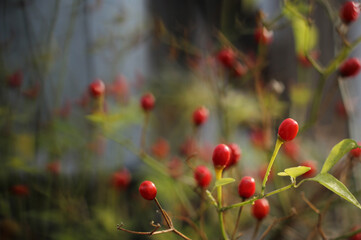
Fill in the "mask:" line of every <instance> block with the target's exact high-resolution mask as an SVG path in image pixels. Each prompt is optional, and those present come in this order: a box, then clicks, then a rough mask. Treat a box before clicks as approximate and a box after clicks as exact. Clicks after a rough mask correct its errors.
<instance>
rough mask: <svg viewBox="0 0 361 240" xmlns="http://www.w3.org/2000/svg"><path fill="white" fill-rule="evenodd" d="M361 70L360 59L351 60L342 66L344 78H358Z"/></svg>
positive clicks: (341, 70)
mask: <svg viewBox="0 0 361 240" xmlns="http://www.w3.org/2000/svg"><path fill="white" fill-rule="evenodd" d="M360 70H361V62H360V60H359V59H358V58H349V59H347V60H346V61H345V62H344V63H343V64H342V65H341V66H340V74H341V76H342V77H353V76H356V75H357V74H358V73H359V72H360Z"/></svg>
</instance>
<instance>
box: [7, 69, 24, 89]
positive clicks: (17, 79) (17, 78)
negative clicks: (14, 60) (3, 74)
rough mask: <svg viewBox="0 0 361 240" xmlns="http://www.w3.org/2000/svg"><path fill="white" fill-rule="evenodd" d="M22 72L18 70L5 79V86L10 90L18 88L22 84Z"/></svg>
mask: <svg viewBox="0 0 361 240" xmlns="http://www.w3.org/2000/svg"><path fill="white" fill-rule="evenodd" d="M23 78H24V76H23V72H22V71H20V70H18V71H16V72H14V73H13V74H11V75H10V76H9V77H8V79H7V84H8V86H9V87H12V88H19V87H20V86H21V84H22V82H23Z"/></svg>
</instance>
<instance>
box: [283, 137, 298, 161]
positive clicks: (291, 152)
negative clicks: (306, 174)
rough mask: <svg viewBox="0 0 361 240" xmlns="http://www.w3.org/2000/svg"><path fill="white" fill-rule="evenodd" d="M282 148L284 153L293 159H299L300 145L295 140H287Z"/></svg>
mask: <svg viewBox="0 0 361 240" xmlns="http://www.w3.org/2000/svg"><path fill="white" fill-rule="evenodd" d="M282 149H283V152H284V154H285V155H286V156H287V157H289V158H290V159H292V160H293V161H295V160H297V159H298V157H299V155H300V146H299V145H298V144H297V143H296V142H294V141H291V142H285V143H284V144H283V146H282Z"/></svg>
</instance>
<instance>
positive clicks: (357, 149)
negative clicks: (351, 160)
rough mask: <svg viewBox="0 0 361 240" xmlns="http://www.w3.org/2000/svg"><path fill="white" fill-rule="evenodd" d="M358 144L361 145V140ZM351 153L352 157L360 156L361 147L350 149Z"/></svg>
mask: <svg viewBox="0 0 361 240" xmlns="http://www.w3.org/2000/svg"><path fill="white" fill-rule="evenodd" d="M357 144H358V145H361V142H358V143H357ZM350 154H351V156H352V157H355V158H358V157H359V156H361V148H359V147H358V148H355V149H352V150H351V151H350Z"/></svg>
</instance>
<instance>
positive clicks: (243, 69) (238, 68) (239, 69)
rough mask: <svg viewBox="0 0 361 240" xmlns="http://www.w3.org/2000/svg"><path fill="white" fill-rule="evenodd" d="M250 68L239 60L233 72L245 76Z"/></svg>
mask: <svg viewBox="0 0 361 240" xmlns="http://www.w3.org/2000/svg"><path fill="white" fill-rule="evenodd" d="M247 71H248V69H247V67H246V66H244V65H243V64H242V63H240V62H237V63H235V64H234V66H233V74H234V76H235V77H239V78H241V77H243V76H244V75H245V74H246V73H247Z"/></svg>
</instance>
